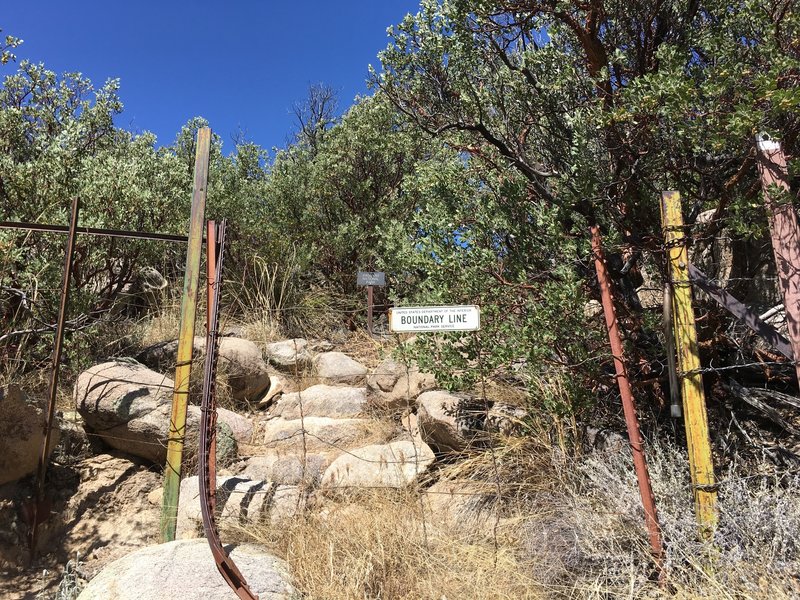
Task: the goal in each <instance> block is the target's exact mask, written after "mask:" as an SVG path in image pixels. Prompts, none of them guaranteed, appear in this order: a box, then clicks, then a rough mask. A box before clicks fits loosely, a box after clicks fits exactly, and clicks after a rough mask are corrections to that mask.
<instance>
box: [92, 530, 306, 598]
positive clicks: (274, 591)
mask: <svg viewBox="0 0 800 600" xmlns="http://www.w3.org/2000/svg"><path fill="white" fill-rule="evenodd" d="M230 557H231V560H233V562H234V563H235V564H236V566H237V567H238V568H239V570H240V571H241V572H242V575H243V576H244V578H245V579H246V580H247V584H248V587H249V588H250V590H251V591H252V592H253V593H254V594H256V595H257V596H258V597H259V598H260V599H261V600H279V599H281V600H283V599H286V600H288V599H289V598H293V597H296V591H295V590H294V588H293V587H292V585H291V584H290V583H289V576H288V571H287V568H286V565H285V563H284V562H283V561H281V560H280V559H278V558H275V557H274V556H272V555H271V554H269V553H267V552H266V551H265V550H263V549H262V548H259V547H256V546H250V545H242V546H236V547H235V548H233V550H231V552H230ZM235 597H236V595H235V593H234V592H233V591H232V590H231V589H230V587H228V584H227V583H226V582H225V580H224V579H223V578H222V576H221V575H220V574H219V571H217V568H216V565H215V563H214V558H213V557H212V555H211V549H210V548H209V546H208V542H207V541H206V540H203V539H199V540H177V541H174V542H169V543H166V544H160V545H158V546H150V547H147V548H142V549H141V550H138V551H136V552H133V553H132V554H129V555H127V556H125V557H123V558H121V559H119V560H117V561H115V562H113V563H111V564H110V565H108V566H107V567H106V568H105V569H103V571H102V572H101V573H100V574H99V575H97V577H95V578H94V579H92V580H91V581H90V582H89V585H87V586H86V588H85V589H84V590H83V592H81V594H80V596H78V599H79V600H110V599H112V598H113V599H114V600H174V599H175V598H181V600H208V599H209V598H235Z"/></svg>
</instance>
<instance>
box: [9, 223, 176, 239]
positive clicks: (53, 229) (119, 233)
mask: <svg viewBox="0 0 800 600" xmlns="http://www.w3.org/2000/svg"><path fill="white" fill-rule="evenodd" d="M0 229H22V230H24V231H43V232H45V233H65V234H66V233H69V227H67V226H66V225H46V224H40V223H19V222H16V221H0ZM77 232H78V233H82V234H84V235H101V236H106V237H118V238H133V239H140V240H159V241H163V242H183V243H186V242H188V241H189V238H188V237H186V236H185V235H173V234H171V233H148V232H146V231H124V230H120V229H101V228H99V227H78V231H77Z"/></svg>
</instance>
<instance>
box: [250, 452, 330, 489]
mask: <svg viewBox="0 0 800 600" xmlns="http://www.w3.org/2000/svg"><path fill="white" fill-rule="evenodd" d="M338 455H339V452H336V451H334V452H332V453H331V452H328V453H325V454H306V457H305V463H303V457H302V456H301V455H299V454H295V453H290V454H284V453H280V452H277V451H275V450H269V451H267V453H266V454H261V455H258V456H251V457H250V458H249V459H248V460H247V464H246V466H245V467H244V469H243V470H242V476H244V477H247V478H248V479H261V480H265V481H274V482H275V483H278V484H285V485H304V486H306V487H308V488H316V487H319V484H320V482H321V481H322V475H323V474H324V473H325V469H327V468H328V465H330V464H331V461H332V460H333V459H334V458H335V457H336V456H338Z"/></svg>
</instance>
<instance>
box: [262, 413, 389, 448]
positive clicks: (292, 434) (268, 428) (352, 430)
mask: <svg viewBox="0 0 800 600" xmlns="http://www.w3.org/2000/svg"><path fill="white" fill-rule="evenodd" d="M258 426H259V431H258V433H257V434H256V436H257V438H260V440H261V444H262V445H263V446H264V447H266V448H274V449H277V450H280V451H282V452H284V453H285V452H289V451H292V452H302V451H303V449H304V448H305V451H306V452H311V453H320V452H332V451H336V450H338V451H343V450H347V449H349V448H353V447H356V445H357V444H358V443H359V442H361V443H363V441H364V440H365V439H367V438H368V437H369V436H370V435H372V429H373V428H374V423H373V421H371V420H369V419H332V418H330V417H306V418H304V419H291V420H287V419H280V418H279V419H270V420H268V421H266V422H262V423H259V425H258ZM304 432H305V434H304Z"/></svg>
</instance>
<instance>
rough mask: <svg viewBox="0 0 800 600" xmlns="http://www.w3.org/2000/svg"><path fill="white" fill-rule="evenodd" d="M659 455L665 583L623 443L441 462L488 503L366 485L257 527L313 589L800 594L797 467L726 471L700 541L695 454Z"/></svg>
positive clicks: (453, 594) (341, 592)
mask: <svg viewBox="0 0 800 600" xmlns="http://www.w3.org/2000/svg"><path fill="white" fill-rule="evenodd" d="M650 466H651V477H652V480H653V486H654V490H655V493H656V499H657V503H658V507H659V513H660V520H661V524H662V529H663V534H664V538H665V542H666V552H667V559H666V561H665V569H666V575H667V582H668V585H667V586H666V587H661V586H659V584H658V582H657V580H656V577H655V576H656V572H655V569H654V566H653V563H652V561H651V559H650V554H649V548H648V545H647V541H646V536H645V532H644V526H643V515H642V511H641V503H640V501H639V497H638V491H637V487H636V482H635V477H634V475H633V469H632V465H631V460H630V456H629V453H628V452H627V451H626V449H625V447H622V448H616V449H614V450H610V451H608V452H603V453H601V452H594V453H591V454H587V455H584V456H582V457H578V458H572V457H568V456H566V455H565V454H564V453H562V452H561V451H560V450H557V449H556V450H552V448H551V447H550V446H548V445H547V441H546V439H544V438H542V439H541V440H540V441H539V442H537V441H535V438H532V437H528V438H527V439H526V440H522V439H516V438H515V439H507V440H506V443H505V444H503V445H502V446H498V447H497V448H495V451H494V452H488V451H486V452H482V453H473V454H472V455H470V456H468V457H463V458H462V460H460V461H458V462H456V463H454V464H452V465H448V466H444V467H443V468H441V469H440V470H439V471H438V472H437V474H436V479H437V480H438V481H442V480H443V479H447V480H450V481H452V482H453V483H454V484H455V485H456V489H457V490H458V489H460V490H461V491H462V492H466V493H468V494H469V493H472V494H473V495H475V496H476V497H477V496H481V498H480V502H479V501H477V500H476V501H471V499H470V500H465V499H464V498H459V497H458V496H447V495H446V494H447V493H448V492H441V491H440V492H436V493H434V494H433V495H431V493H430V492H428V491H427V490H424V489H423V490H406V491H394V490H392V491H388V490H383V491H378V490H361V491H360V492H359V493H353V494H349V495H346V496H337V497H336V498H328V499H324V500H323V501H322V505H321V506H317V507H316V509H314V510H313V511H312V512H307V513H306V514H304V515H303V516H301V517H299V518H297V519H295V520H293V521H291V522H289V523H287V524H286V525H285V526H281V527H279V528H270V527H261V528H256V529H254V530H251V531H248V532H247V535H248V537H249V538H250V539H253V538H254V539H255V540H256V541H258V542H260V543H263V544H265V545H267V546H268V547H269V548H270V549H272V550H273V551H274V552H276V553H277V554H278V555H280V556H281V557H283V558H285V559H286V560H287V562H288V563H289V567H290V570H291V574H292V577H293V579H294V581H295V584H296V586H297V587H298V589H300V590H301V591H302V593H303V594H304V595H305V596H304V597H308V598H320V599H333V600H338V599H345V598H347V599H350V598H353V599H360V598H376V599H377V598H381V599H410V598H432V599H435V600H440V599H441V598H447V599H454V598H539V597H542V598H617V597H624V598H673V597H675V598H729V599H731V600H733V599H739V598H752V599H760V598H764V599H767V598H769V599H772V598H778V599H783V598H786V599H788V598H796V597H800V584H799V583H798V581H800V579H798V574H800V544H798V542H797V540H798V539H800V502H798V501H797V500H798V497H800V477H798V476H797V475H786V476H784V477H779V478H768V477H762V478H753V477H747V478H744V477H742V476H740V475H738V474H737V473H736V472H735V470H732V471H730V472H728V473H727V474H726V475H725V477H724V478H723V483H722V487H721V490H720V501H719V506H720V515H721V517H720V526H719V528H718V531H717V534H716V537H715V539H714V540H713V543H703V542H701V541H699V540H698V537H697V529H696V524H695V521H694V510H693V506H692V504H693V503H692V499H691V494H690V487H689V483H688V481H687V468H686V456H685V453H684V452H683V451H681V450H679V449H677V448H675V447H674V446H672V445H670V444H669V443H666V442H664V443H661V444H658V445H656V446H655V447H651V448H650ZM464 484H466V485H464ZM473 484H477V485H473ZM458 485H462V487H461V488H458ZM440 489H442V488H440ZM445 489H446V486H445ZM470 490H472V491H471V492H470ZM456 493H458V492H456ZM436 494H439V495H438V496H437V495H436ZM478 511H480V513H479V512H478Z"/></svg>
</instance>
